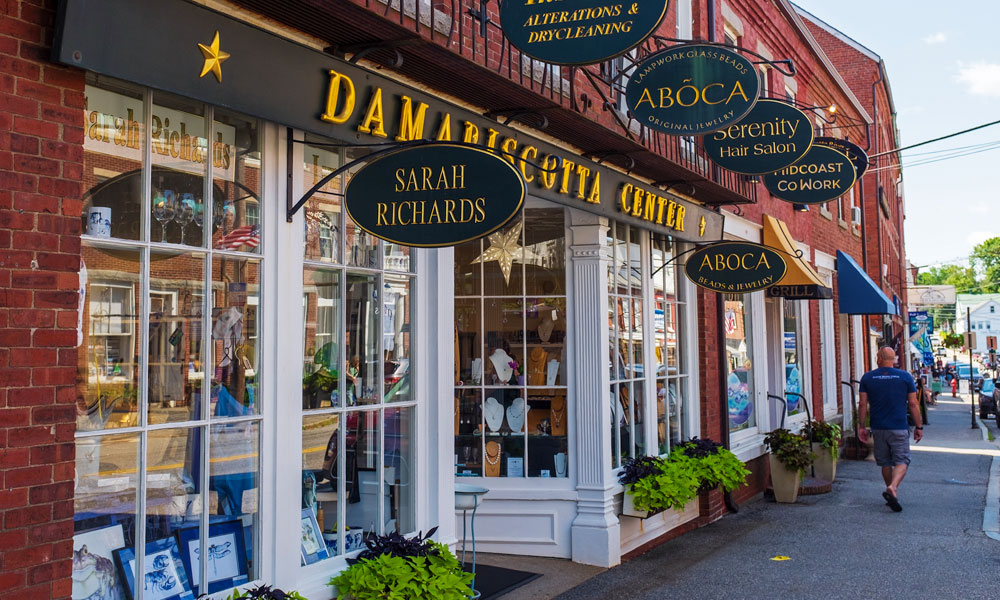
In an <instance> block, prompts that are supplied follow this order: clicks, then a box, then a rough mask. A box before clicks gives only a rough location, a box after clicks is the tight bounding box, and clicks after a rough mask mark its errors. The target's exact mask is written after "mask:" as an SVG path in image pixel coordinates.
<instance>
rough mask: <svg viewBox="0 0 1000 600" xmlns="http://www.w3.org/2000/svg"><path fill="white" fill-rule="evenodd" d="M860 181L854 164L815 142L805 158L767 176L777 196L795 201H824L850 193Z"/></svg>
mask: <svg viewBox="0 0 1000 600" xmlns="http://www.w3.org/2000/svg"><path fill="white" fill-rule="evenodd" d="M856 180H857V173H856V172H855V170H854V164H853V163H851V159H849V158H847V156H846V155H844V154H843V153H841V152H838V151H837V150H834V149H833V148H829V147H827V146H816V145H814V146H813V147H812V148H810V149H809V152H808V153H806V155H805V156H804V157H802V160H800V161H798V162H797V163H795V164H794V165H789V166H787V167H785V168H783V169H781V170H780V171H777V172H775V173H770V174H768V175H765V176H764V186H765V187H767V190H768V191H769V192H771V195H772V196H774V197H775V198H780V199H782V200H785V201H786V202H794V203H795V204H822V203H824V202H829V201H830V200H835V199H837V198H839V197H841V196H843V195H844V194H846V193H847V192H848V190H850V189H851V187H853V186H854V182H855V181H856Z"/></svg>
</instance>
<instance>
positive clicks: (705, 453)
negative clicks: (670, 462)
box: [671, 437, 750, 492]
mask: <svg viewBox="0 0 1000 600" xmlns="http://www.w3.org/2000/svg"><path fill="white" fill-rule="evenodd" d="M680 450H681V452H682V453H683V454H684V455H685V456H686V457H687V458H688V459H690V460H691V463H692V465H693V466H694V468H695V469H696V475H697V476H698V479H699V481H701V485H700V486H699V490H700V491H708V490H711V489H714V488H716V487H719V486H722V489H723V490H724V491H727V492H731V491H733V490H735V489H736V488H738V487H740V486H741V485H743V484H744V483H746V480H747V476H748V475H750V471H748V470H747V469H746V465H745V464H743V461H741V460H740V459H738V458H736V455H735V454H733V453H732V452H730V451H729V450H727V449H725V448H723V447H722V444H720V443H718V442H715V441H712V440H710V439H698V438H697V437H693V438H691V440H690V441H688V442H686V443H684V444H682V445H681V446H680ZM671 456H672V455H671Z"/></svg>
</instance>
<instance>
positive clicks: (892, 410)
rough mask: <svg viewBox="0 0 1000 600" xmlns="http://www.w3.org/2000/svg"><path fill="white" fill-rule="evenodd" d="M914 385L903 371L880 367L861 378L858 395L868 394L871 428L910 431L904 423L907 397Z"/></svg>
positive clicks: (914, 391)
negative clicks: (859, 393)
mask: <svg viewBox="0 0 1000 600" xmlns="http://www.w3.org/2000/svg"><path fill="white" fill-rule="evenodd" d="M916 391H917V384H916V383H914V381H913V376H911V375H910V374H909V373H907V372H906V371H903V370H901V369H893V368H891V367H883V368H878V369H875V370H874V371H868V372H867V373H865V374H864V375H863V376H862V377H861V392H862V393H865V394H868V407H869V414H870V415H871V428H872V429H896V430H900V429H909V424H908V423H907V422H906V410H907V405H908V400H907V396H909V395H910V394H911V393H916Z"/></svg>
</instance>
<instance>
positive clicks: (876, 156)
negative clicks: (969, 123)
mask: <svg viewBox="0 0 1000 600" xmlns="http://www.w3.org/2000/svg"><path fill="white" fill-rule="evenodd" d="M993 125H1000V120H997V121H993V122H990V123H983V124H982V125H977V126H975V127H970V128H969V129H963V130H962V131H956V132H955V133H949V134H948V135H942V136H941V137H937V138H934V139H933V140H927V141H926V142H920V143H918V144H911V145H909V146H903V147H902V148H896V149H894V150H886V151H885V152H879V153H878V154H872V155H871V156H869V157H868V158H869V159H872V158H878V157H879V156H884V155H886V154H897V153H899V152H902V151H903V150H909V149H911V148H918V147H920V146H926V145H927V144H933V143H934V142H940V141H941V140H947V139H949V138H953V137H956V136H960V135H964V134H966V133H970V132H972V131H977V130H979V129H984V128H986V127H992V126H993Z"/></svg>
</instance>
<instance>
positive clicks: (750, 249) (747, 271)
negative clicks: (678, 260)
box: [684, 242, 788, 294]
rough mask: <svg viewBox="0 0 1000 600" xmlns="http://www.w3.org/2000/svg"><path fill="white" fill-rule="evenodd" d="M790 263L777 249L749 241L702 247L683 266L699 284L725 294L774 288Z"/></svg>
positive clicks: (746, 292)
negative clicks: (787, 262)
mask: <svg viewBox="0 0 1000 600" xmlns="http://www.w3.org/2000/svg"><path fill="white" fill-rule="evenodd" d="M787 269H788V265H787V264H785V259H784V258H782V256H781V254H779V253H778V252H776V251H775V250H773V249H771V248H768V247H767V246H762V245H760V244H753V243H750V242H718V243H716V244H712V245H710V246H705V247H703V248H699V249H698V250H697V251H695V252H694V253H693V254H691V255H690V256H689V257H688V259H687V263H685V265H684V273H685V274H686V275H687V277H688V279H690V280H691V281H692V282H694V283H695V284H696V285H698V286H700V287H703V288H705V289H707V290H711V291H713V292H721V293H723V294H749V293H750V292H756V291H759V290H763V289H766V288H769V287H771V286H772V285H774V284H776V283H778V282H779V281H781V278H782V277H784V276H785V271H786V270H787Z"/></svg>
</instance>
